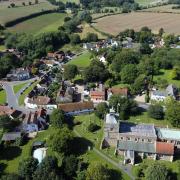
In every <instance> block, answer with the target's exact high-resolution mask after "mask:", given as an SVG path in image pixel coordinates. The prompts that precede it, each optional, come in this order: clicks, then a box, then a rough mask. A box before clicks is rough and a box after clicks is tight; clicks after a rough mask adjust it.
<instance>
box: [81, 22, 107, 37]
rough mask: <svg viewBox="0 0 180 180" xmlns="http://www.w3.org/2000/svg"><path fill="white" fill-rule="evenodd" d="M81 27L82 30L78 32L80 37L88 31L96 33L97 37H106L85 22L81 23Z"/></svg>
mask: <svg viewBox="0 0 180 180" xmlns="http://www.w3.org/2000/svg"><path fill="white" fill-rule="evenodd" d="M81 27H82V32H81V33H78V34H79V35H80V37H81V39H84V38H86V36H87V34H88V33H95V34H97V35H98V38H99V39H106V38H107V36H104V35H102V34H101V33H100V32H97V31H96V30H95V29H93V28H92V27H91V26H90V25H89V24H87V23H84V24H82V25H81Z"/></svg>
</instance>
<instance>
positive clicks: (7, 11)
mask: <svg viewBox="0 0 180 180" xmlns="http://www.w3.org/2000/svg"><path fill="white" fill-rule="evenodd" d="M22 2H25V3H26V6H22ZM28 2H29V1H27V0H24V1H22V0H20V1H19V2H14V3H15V4H16V5H17V7H14V8H8V5H9V4H10V3H11V2H9V1H7V2H1V5H0V24H4V23H6V22H9V21H12V20H15V19H17V18H20V17H24V16H28V15H30V14H34V13H37V12H41V11H44V10H51V9H55V8H56V6H54V5H52V4H50V3H49V2H48V1H46V0H39V4H35V5H34V4H33V5H31V6H29V5H28Z"/></svg>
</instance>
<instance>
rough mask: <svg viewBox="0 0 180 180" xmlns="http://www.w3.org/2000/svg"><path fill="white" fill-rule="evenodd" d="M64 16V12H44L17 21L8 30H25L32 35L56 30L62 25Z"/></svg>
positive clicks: (14, 31)
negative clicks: (20, 21) (19, 21)
mask: <svg viewBox="0 0 180 180" xmlns="http://www.w3.org/2000/svg"><path fill="white" fill-rule="evenodd" d="M65 16H66V14H65V13H51V14H44V15H40V16H38V17H35V18H32V19H28V20H26V21H24V22H22V23H18V24H16V25H15V26H12V27H10V28H8V30H9V31H10V32H12V33H22V32H26V33H29V34H34V35H38V34H40V33H44V32H51V31H56V30H58V27H59V26H61V25H63V22H64V17H65Z"/></svg>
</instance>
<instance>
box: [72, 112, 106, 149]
mask: <svg viewBox="0 0 180 180" xmlns="http://www.w3.org/2000/svg"><path fill="white" fill-rule="evenodd" d="M74 121H75V122H78V123H79V125H76V126H75V130H76V131H77V132H79V133H80V134H81V135H82V136H83V137H85V138H86V139H88V140H90V141H91V142H93V144H94V145H95V147H97V148H99V147H100V143H101V140H102V137H103V121H102V120H100V119H99V118H97V117H96V116H95V115H94V114H88V115H82V116H76V117H75V120H74ZM90 123H96V124H97V125H98V126H99V127H100V129H99V130H98V131H96V132H94V133H91V132H89V131H88V130H87V127H88V125H89V124H90Z"/></svg>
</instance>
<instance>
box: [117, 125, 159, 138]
mask: <svg viewBox="0 0 180 180" xmlns="http://www.w3.org/2000/svg"><path fill="white" fill-rule="evenodd" d="M119 133H124V134H128V135H132V136H143V137H154V138H156V132H155V128H154V125H149V124H134V123H126V122H120V127H119Z"/></svg>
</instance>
